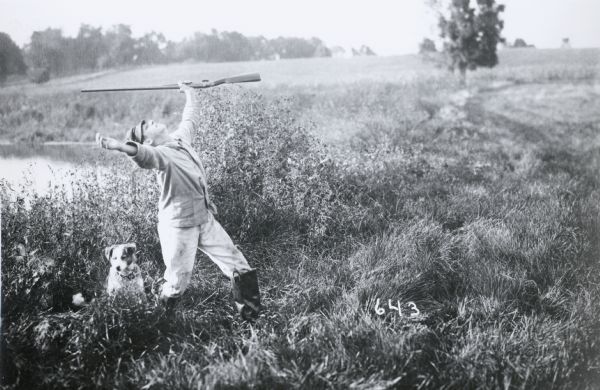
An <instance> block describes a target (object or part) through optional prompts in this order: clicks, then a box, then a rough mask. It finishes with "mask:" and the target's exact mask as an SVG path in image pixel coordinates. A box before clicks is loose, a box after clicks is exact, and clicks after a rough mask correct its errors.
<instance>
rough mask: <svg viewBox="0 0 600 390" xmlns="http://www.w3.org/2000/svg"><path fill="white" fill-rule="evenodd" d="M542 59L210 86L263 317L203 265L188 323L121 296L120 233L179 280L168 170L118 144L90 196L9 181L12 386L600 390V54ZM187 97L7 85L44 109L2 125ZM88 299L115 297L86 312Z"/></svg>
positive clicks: (229, 205)
mask: <svg viewBox="0 0 600 390" xmlns="http://www.w3.org/2000/svg"><path fill="white" fill-rule="evenodd" d="M532 53H535V51H523V52H520V54H519V55H520V56H521V59H520V60H518V61H517V60H515V59H511V58H508V57H505V58H507V59H506V61H505V62H506V63H507V64H506V65H503V67H500V68H498V69H495V70H491V71H482V72H477V73H476V74H474V75H472V78H471V79H470V85H469V88H468V89H465V90H461V89H458V87H457V85H456V84H455V82H454V81H453V80H452V79H451V78H448V77H447V75H445V74H444V73H442V72H441V71H433V72H427V71H426V70H422V71H421V72H415V73H414V75H415V76H414V77H409V78H404V79H400V78H397V79H391V80H388V78H387V77H385V71H383V70H382V72H383V74H384V77H382V78H381V79H379V80H374V79H368V78H367V79H364V80H362V81H356V82H348V81H347V80H343V81H341V82H336V83H326V82H321V83H317V84H314V85H313V84H310V83H304V84H301V85H293V83H290V84H288V85H284V84H281V85H278V87H277V88H272V87H271V86H266V87H264V88H263V87H260V88H259V87H253V88H240V87H226V88H220V89H215V90H212V91H207V92H206V93H203V94H202V95H201V96H202V111H203V118H204V121H203V124H202V129H201V130H202V131H201V132H200V133H199V134H198V136H197V139H196V140H195V147H196V148H197V149H198V151H199V153H200V154H201V156H202V158H203V160H204V161H205V165H206V166H207V167H208V169H209V176H210V183H209V184H210V186H211V189H212V193H213V194H214V199H215V202H216V203H217V205H218V206H219V210H220V212H219V215H218V219H219V220H220V221H221V222H222V223H223V225H224V226H225V228H226V229H227V230H228V231H229V232H230V233H231V234H232V236H233V237H234V240H235V241H236V242H237V243H239V244H240V247H241V248H242V250H243V251H244V253H246V254H247V257H248V258H249V260H250V262H251V263H252V264H253V265H254V266H256V267H257V268H258V270H259V275H260V281H261V286H262V292H263V300H264V304H265V311H264V315H263V316H262V317H261V318H260V319H259V320H258V321H257V322H256V323H255V324H254V325H252V326H250V325H248V324H245V323H240V322H239V321H238V320H237V318H236V315H235V313H234V310H233V309H232V307H231V305H230V302H229V286H228V281H227V280H225V279H224V278H223V277H222V276H221V275H220V274H219V271H218V270H217V269H216V267H214V265H213V264H211V263H210V261H208V259H206V258H205V257H202V256H199V257H198V259H197V260H198V262H197V266H196V269H195V274H194V277H193V283H192V285H191V287H190V289H189V290H188V292H187V293H186V296H185V297H184V298H183V302H181V304H180V305H179V307H178V308H177V310H176V313H175V315H174V317H172V318H167V317H165V315H164V312H163V310H162V309H161V308H160V307H159V306H157V305H156V304H155V302H154V300H153V299H152V296H151V294H150V293H148V297H149V298H150V299H149V302H148V303H146V304H139V303H135V302H126V301H123V300H116V301H111V300H109V299H107V298H106V297H104V296H103V295H102V292H101V288H102V287H101V284H102V279H103V278H104V276H105V275H106V273H107V269H108V264H107V263H106V262H105V261H104V260H102V250H103V248H104V246H106V245H109V244H112V243H115V242H122V241H124V240H128V239H130V240H132V241H135V242H137V244H138V248H139V249H140V250H141V253H140V258H141V259H142V261H141V266H142V268H143V272H144V275H145V279H146V283H147V284H148V285H150V284H151V283H152V281H153V280H156V279H158V278H159V277H160V274H161V271H162V264H161V263H162V261H161V258H160V249H159V243H158V238H157V234H156V231H155V222H156V220H155V218H156V217H155V209H154V207H155V205H154V202H155V199H156V197H157V188H156V185H155V183H154V177H153V176H152V175H151V174H144V173H142V172H139V171H133V172H132V171H131V170H130V169H129V168H125V169H124V167H123V166H121V165H122V164H120V163H114V164H112V165H111V158H110V155H109V154H104V157H103V159H102V161H99V162H98V163H99V164H102V165H105V166H108V170H109V171H108V173H99V171H98V170H94V169H90V170H85V169H84V168H83V167H82V168H81V170H80V174H78V175H75V176H74V178H73V184H72V185H73V196H72V198H67V197H65V196H64V195H65V194H64V191H65V189H64V188H60V187H57V188H55V189H54V190H53V191H51V192H50V193H49V194H48V195H44V196H38V197H34V198H33V199H32V200H31V201H30V202H29V203H28V202H26V201H24V200H22V199H20V200H19V199H18V200H17V201H16V202H9V201H7V200H8V199H12V198H13V197H14V196H15V195H17V196H18V195H19V194H18V193H17V194H15V191H17V192H18V191H21V190H18V189H17V190H15V189H12V188H11V187H9V186H7V185H5V184H2V185H1V186H0V197H1V199H2V200H3V202H2V351H1V352H2V353H1V356H2V366H1V368H2V384H3V385H4V386H5V387H6V388H27V389H29V388H67V387H68V388H71V387H80V388H99V387H100V388H144V389H161V388H190V389H191V388H218V389H224V388H260V389H263V388H264V389H271V388H276V389H288V388H306V389H313V388H327V389H329V388H333V389H346V388H353V389H374V388H378V389H384V388H421V389H440V388H441V389H470V388H502V389H513V388H514V389H521V388H523V389H541V388H544V389H551V388H552V389H595V388H597V387H598V385H599V384H600V322H599V321H598V318H600V303H599V302H600V273H599V271H600V269H599V268H600V264H599V261H598V260H599V254H600V192H599V191H598V190H599V188H600V176H599V174H598V172H599V169H600V133H599V131H600V110H598V108H600V90H599V89H598V84H597V83H596V80H597V76H598V75H597V71H598V62H597V54H598V52H597V51H584V52H579V51H578V52H572V53H576V55H575V54H568V53H567V54H565V53H556V52H550V53H546V52H542V53H541V54H540V56H541V57H538V59H531V58H530V57H531V56H535V54H532ZM582 53H583V54H582ZM544 56H555V57H552V58H555V60H553V64H552V65H548V64H546V63H545V59H547V58H546V57H544ZM557 56H558V57H557ZM567 57H570V58H571V59H573V58H576V59H577V61H568V60H567V59H566V58H567ZM539 58H541V60H540V59H539ZM557 58H558V59H560V58H562V59H565V60H564V62H561V61H560V60H558V59H557ZM364 61H373V64H374V65H373V66H374V67H379V69H384V68H386V66H389V64H390V63H393V61H391V62H390V63H388V62H386V61H388V60H387V59H382V61H381V62H380V63H379V64H376V59H369V60H364ZM511 61H513V62H511ZM318 64H319V66H323V67H324V68H326V66H325V65H323V64H326V63H325V62H323V63H321V62H319V63H318ZM386 64H387V65H386ZM355 65H356V64H353V65H352V66H355ZM181 66H182V67H184V66H185V65H181ZM230 66H232V67H235V66H238V65H235V64H234V65H230ZM244 66H246V65H244ZM257 66H259V65H257ZM265 66H267V65H265ZM268 66H271V65H270V64H269V65H268ZM273 66H275V65H273ZM303 66H308V65H306V64H304V65H303ZM249 68H250V66H249ZM323 72H325V71H323ZM327 72H331V70H330V69H329V70H327V71H326V72H325V73H327ZM316 73H318V72H315V74H316ZM322 74H323V73H322ZM365 74H369V72H366V73H365ZM342 76H343V75H342ZM263 77H265V76H264V74H263ZM372 77H375V76H372ZM326 78H327V77H324V79H326ZM71 95H72V94H71ZM180 98H181V97H180V96H173V95H168V94H155V95H151V96H150V95H145V96H144V98H140V97H137V96H133V97H132V96H128V97H119V96H111V97H106V96H97V97H86V98H83V97H81V98H80V97H78V98H77V101H76V102H73V101H71V100H69V99H71V96H70V95H69V92H67V91H65V90H61V89H58V90H56V91H54V92H53V91H51V90H50V89H48V90H45V91H43V93H42V92H40V91H38V93H31V94H26V93H17V94H15V93H14V91H13V92H10V91H4V92H3V93H2V94H0V99H3V102H4V104H5V107H6V106H7V105H9V104H13V105H14V107H23V105H25V106H27V109H29V110H35V111H36V112H38V113H41V115H42V116H43V118H42V119H41V120H39V121H38V119H36V115H38V114H33V113H31V114H29V116H24V115H25V114H23V112H24V111H23V109H22V108H20V109H19V110H16V111H10V112H8V111H7V112H5V113H4V114H3V118H4V119H3V121H4V122H3V133H2V134H3V136H4V137H7V138H10V139H20V138H21V134H22V133H23V132H25V133H26V134H27V135H26V136H25V137H24V138H23V139H50V138H51V139H88V138H89V137H88V135H79V134H81V133H80V132H76V131H74V129H78V128H86V129H88V130H89V131H91V132H93V131H96V130H97V129H105V130H106V131H111V132H113V134H119V133H120V132H121V127H122V126H123V124H124V123H133V122H135V120H136V118H139V117H140V116H143V115H148V116H153V117H155V118H162V120H164V121H165V122H167V123H169V124H175V123H176V122H177V119H178V115H179V114H178V110H179V109H180V107H179V104H180V102H181V100H180ZM24 102H27V103H24ZM75 104H79V106H78V107H79V108H74V107H75ZM13 112H18V113H19V114H14V115H15V116H14V117H13V122H10V121H7V119H6V117H7V116H10V115H13V114H12V113H13ZM74 112H78V114H77V115H75V114H73V113H74ZM18 115H21V116H18ZM17 117H18V118H19V119H15V118H17ZM69 118H70V119H71V120H72V121H73V122H72V123H71V124H72V126H70V127H65V126H64V120H67V119H69ZM36 121H37V123H38V125H35V126H37V127H35V128H34V129H32V128H31V127H32V124H35V123H36ZM78 137H79V138H78ZM82 172H83V173H82ZM99 175H106V176H107V177H108V178H109V180H106V178H107V177H99ZM24 190H26V189H24ZM19 243H26V245H27V251H28V253H26V254H25V255H23V254H19V253H18V251H16V250H15V248H16V246H17V245H18V244H19ZM76 292H84V293H85V294H86V295H88V296H95V297H96V300H95V301H94V302H93V303H92V304H90V305H89V306H87V307H85V308H84V309H81V310H76V311H72V309H73V308H72V307H71V305H70V299H71V295H72V294H74V293H76ZM388 300H391V302H392V304H394V305H397V302H399V305H400V308H401V310H402V315H400V314H399V313H398V311H395V310H391V309H390V308H389V307H388ZM378 301H379V305H378ZM411 302H412V304H411ZM379 306H382V307H383V308H384V309H385V313H383V314H378V313H377V312H376V309H377V308H378V307H379ZM415 307H416V308H417V309H418V311H419V312H420V313H419V314H418V315H417V313H416V311H415V310H414V308H415ZM410 314H414V315H413V316H411V315H410Z"/></svg>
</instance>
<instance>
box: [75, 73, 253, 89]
mask: <svg viewBox="0 0 600 390" xmlns="http://www.w3.org/2000/svg"><path fill="white" fill-rule="evenodd" d="M260 80H261V79H260V74H258V73H249V74H242V75H238V76H231V77H225V78H222V79H218V80H215V81H203V82H201V83H191V84H188V85H189V86H190V87H192V88H212V87H216V86H217V85H221V84H237V83H251V82H256V81H260ZM165 89H179V85H177V84H166V85H159V86H151V87H127V88H100V89H82V90H81V92H124V91H156V90H165Z"/></svg>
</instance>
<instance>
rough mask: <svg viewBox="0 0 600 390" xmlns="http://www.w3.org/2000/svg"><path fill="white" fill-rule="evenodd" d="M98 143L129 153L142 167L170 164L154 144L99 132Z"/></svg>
mask: <svg viewBox="0 0 600 390" xmlns="http://www.w3.org/2000/svg"><path fill="white" fill-rule="evenodd" d="M96 143H97V144H98V145H100V147H102V148H103V149H108V150H116V151H119V152H123V153H125V154H127V155H128V156H129V157H131V160H132V161H133V162H134V163H136V164H137V165H138V166H139V167H140V168H145V169H158V170H162V169H165V168H166V167H167V164H168V161H167V160H168V159H167V158H166V157H165V155H164V154H163V153H162V152H161V151H160V150H159V148H155V147H153V146H148V145H144V144H138V143H137V142H133V141H127V142H121V141H117V140H116V139H114V138H109V137H103V136H101V135H100V134H99V133H97V134H96Z"/></svg>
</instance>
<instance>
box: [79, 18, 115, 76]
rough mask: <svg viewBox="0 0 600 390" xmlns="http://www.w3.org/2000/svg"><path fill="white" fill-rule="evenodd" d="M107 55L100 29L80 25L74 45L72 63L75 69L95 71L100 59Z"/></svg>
mask: <svg viewBox="0 0 600 390" xmlns="http://www.w3.org/2000/svg"><path fill="white" fill-rule="evenodd" d="M106 55H107V46H106V42H105V41H104V35H103V34H102V27H92V26H90V25H87V24H82V25H81V26H80V27H79V33H78V34H77V37H75V43H74V56H75V59H74V63H75V67H76V68H77V69H96V68H98V67H100V65H101V58H102V57H103V56H106Z"/></svg>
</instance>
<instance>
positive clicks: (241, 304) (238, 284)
mask: <svg viewBox="0 0 600 390" xmlns="http://www.w3.org/2000/svg"><path fill="white" fill-rule="evenodd" d="M231 287H232V291H233V300H234V301H235V306H236V309H237V310H238V312H239V313H240V315H241V316H242V318H243V319H244V320H246V321H251V320H254V319H256V318H257V317H258V312H259V311H260V309H261V305H260V292H259V290H258V278H257V276H256V270H255V269H251V270H249V271H234V272H233V277H232V278H231Z"/></svg>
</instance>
